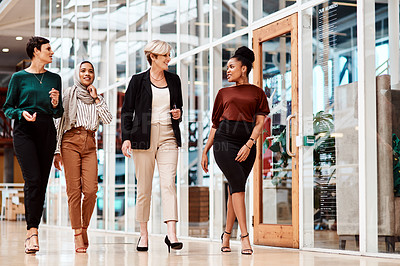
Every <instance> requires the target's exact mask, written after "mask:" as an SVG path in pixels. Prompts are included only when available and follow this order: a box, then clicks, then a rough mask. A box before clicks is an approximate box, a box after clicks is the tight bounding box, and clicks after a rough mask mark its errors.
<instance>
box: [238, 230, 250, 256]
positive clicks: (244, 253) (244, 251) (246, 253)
mask: <svg viewBox="0 0 400 266" xmlns="http://www.w3.org/2000/svg"><path fill="white" fill-rule="evenodd" d="M248 236H249V233H247V235H245V236H242V235H240V238H241V239H240V240H242V239H243V238H246V237H248ZM246 251H250V252H246ZM241 253H242V254H243V255H253V250H252V249H251V248H245V249H242V252H241Z"/></svg>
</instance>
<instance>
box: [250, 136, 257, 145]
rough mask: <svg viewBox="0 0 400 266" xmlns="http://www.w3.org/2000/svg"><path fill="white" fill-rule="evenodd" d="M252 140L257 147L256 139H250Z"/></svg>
mask: <svg viewBox="0 0 400 266" xmlns="http://www.w3.org/2000/svg"><path fill="white" fill-rule="evenodd" d="M250 140H251V141H252V142H253V143H254V145H256V143H257V141H256V140H255V139H253V138H252V137H250Z"/></svg>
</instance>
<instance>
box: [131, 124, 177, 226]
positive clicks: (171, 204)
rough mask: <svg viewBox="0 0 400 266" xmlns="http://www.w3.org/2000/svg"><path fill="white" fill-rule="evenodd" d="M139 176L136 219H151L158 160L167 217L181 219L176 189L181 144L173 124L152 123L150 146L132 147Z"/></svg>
mask: <svg viewBox="0 0 400 266" xmlns="http://www.w3.org/2000/svg"><path fill="white" fill-rule="evenodd" d="M132 154H133V160H134V163H135V169H136V179H137V200H136V220H137V221H138V222H147V221H148V220H149V216H150V202H151V189H152V184H153V174H154V166H155V161H157V166H158V172H159V175H160V186H161V199H162V201H161V202H162V209H163V220H164V222H167V221H178V207H177V197H176V189H175V176H176V167H177V164H178V146H177V143H176V138H175V135H174V132H173V130H172V126H171V125H161V124H152V125H151V136H150V148H149V149H148V150H137V149H134V150H132Z"/></svg>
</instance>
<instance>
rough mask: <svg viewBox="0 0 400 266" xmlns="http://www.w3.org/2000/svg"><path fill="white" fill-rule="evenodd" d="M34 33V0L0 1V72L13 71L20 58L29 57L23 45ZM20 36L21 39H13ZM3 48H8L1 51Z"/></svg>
mask: <svg viewBox="0 0 400 266" xmlns="http://www.w3.org/2000/svg"><path fill="white" fill-rule="evenodd" d="M34 33H35V1H34V0H3V1H1V3H0V74H7V73H13V72H15V68H16V65H17V64H18V62H20V61H21V60H22V59H29V58H28V56H27V55H26V51H25V46H26V43H27V41H28V39H29V38H30V37H31V36H33V35H34ZM16 36H22V37H23V40H22V41H17V40H15V37H16ZM3 48H9V49H10V51H9V52H8V53H3V52H2V51H1V50H2V49H3Z"/></svg>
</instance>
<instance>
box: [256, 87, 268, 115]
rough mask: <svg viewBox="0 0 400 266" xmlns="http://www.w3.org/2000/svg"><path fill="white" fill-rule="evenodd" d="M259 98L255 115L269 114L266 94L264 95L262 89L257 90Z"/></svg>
mask: <svg viewBox="0 0 400 266" xmlns="http://www.w3.org/2000/svg"><path fill="white" fill-rule="evenodd" d="M258 98H259V100H258V106H257V111H256V115H264V116H265V115H268V114H269V112H270V111H269V106H268V100H267V96H266V95H265V93H264V91H263V90H262V89H260V90H259V97H258Z"/></svg>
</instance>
